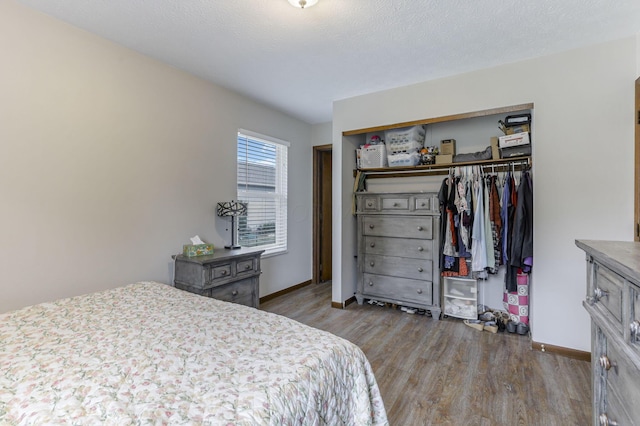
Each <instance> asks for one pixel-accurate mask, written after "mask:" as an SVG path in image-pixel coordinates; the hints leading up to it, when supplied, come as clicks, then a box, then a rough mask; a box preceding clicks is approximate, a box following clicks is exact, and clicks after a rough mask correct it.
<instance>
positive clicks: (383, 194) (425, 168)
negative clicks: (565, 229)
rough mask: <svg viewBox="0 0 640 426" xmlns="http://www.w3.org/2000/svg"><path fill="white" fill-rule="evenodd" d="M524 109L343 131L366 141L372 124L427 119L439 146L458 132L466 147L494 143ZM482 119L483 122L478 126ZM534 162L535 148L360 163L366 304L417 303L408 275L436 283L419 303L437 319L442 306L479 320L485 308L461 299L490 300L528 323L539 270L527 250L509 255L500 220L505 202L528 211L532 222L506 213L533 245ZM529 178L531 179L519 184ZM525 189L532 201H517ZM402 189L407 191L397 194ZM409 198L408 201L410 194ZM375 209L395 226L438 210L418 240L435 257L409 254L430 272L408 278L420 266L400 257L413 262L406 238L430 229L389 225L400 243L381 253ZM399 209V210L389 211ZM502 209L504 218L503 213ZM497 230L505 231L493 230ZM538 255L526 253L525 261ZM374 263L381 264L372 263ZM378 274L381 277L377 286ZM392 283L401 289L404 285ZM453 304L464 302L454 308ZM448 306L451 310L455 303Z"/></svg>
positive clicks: (360, 249)
mask: <svg viewBox="0 0 640 426" xmlns="http://www.w3.org/2000/svg"><path fill="white" fill-rule="evenodd" d="M523 112H524V113H529V114H531V113H532V112H533V104H522V105H515V106H510V107H504V108H496V109H491V110H485V111H476V112H472V113H466V114H457V115H452V116H446V117H437V118H432V119H425V120H418V121H413V122H405V123H398V124H394V125H388V126H380V127H375V128H367V129H359V130H353V131H348V132H344V136H347V137H348V139H349V140H351V141H353V140H355V139H357V138H356V137H358V136H362V140H365V139H366V137H367V135H368V134H370V133H371V132H380V131H384V130H385V129H394V128H401V127H406V126H412V125H423V126H424V128H425V130H426V138H425V142H424V145H425V146H431V145H437V144H438V143H439V142H440V140H442V139H456V142H457V145H458V152H459V153H470V152H476V151H480V150H482V149H484V148H485V147H487V146H489V143H490V142H489V139H490V138H491V137H494V136H499V135H501V133H500V131H499V130H498V122H499V121H500V120H503V119H504V118H505V116H508V115H510V114H516V113H523ZM478 123H480V124H479V125H478ZM487 123H489V124H487ZM532 139H533V138H532ZM532 143H535V142H532ZM531 166H532V159H531V156H530V155H524V156H519V157H513V158H496V159H490V160H479V161H465V162H457V163H452V164H427V165H417V166H408V167H381V168H376V169H371V168H369V169H357V168H356V169H355V170H354V178H355V181H354V208H353V212H354V215H355V216H356V221H357V225H356V229H357V233H358V235H357V241H358V243H357V248H356V253H355V254H356V257H357V276H358V285H357V293H356V299H357V301H358V302H359V303H364V302H365V301H367V300H371V299H373V300H378V299H380V300H382V301H387V302H392V303H400V304H406V305H409V306H411V303H417V302H416V301H415V300H409V299H411V297H413V295H411V297H409V295H407V294H406V288H407V287H406V286H407V283H406V281H403V280H405V279H410V280H417V281H423V282H424V283H427V284H426V286H427V287H428V291H426V290H425V289H424V288H423V289H422V291H423V293H422V294H425V292H426V294H427V295H428V297H427V298H424V297H420V298H419V299H420V300H419V302H420V303H418V304H416V305H415V306H416V307H424V306H428V308H427V309H429V310H431V311H432V312H431V313H432V314H435V315H434V317H438V316H439V315H440V312H443V313H444V314H445V315H447V314H448V313H449V314H452V316H457V317H460V318H472V317H474V315H476V314H477V312H474V310H473V309H472V308H466V307H465V306H463V305H475V306H474V307H477V306H478V305H482V304H484V305H486V306H488V307H490V308H494V309H501V310H509V311H510V313H511V315H512V320H514V321H516V319H517V322H525V323H528V283H529V274H530V273H531V268H530V265H528V264H526V263H525V262H524V258H520V257H518V256H520V254H519V253H520V252H519V251H516V252H514V255H515V256H516V257H518V259H519V260H518V261H514V262H513V264H512V263H511V260H510V259H512V257H511V250H512V248H513V247H512V246H506V244H507V242H508V244H512V241H513V240H512V239H511V238H509V239H505V238H499V236H500V235H502V233H504V232H505V231H504V230H503V228H501V229H500V230H498V229H496V222H501V219H502V216H501V212H502V210H503V208H504V210H505V214H508V215H510V217H511V220H513V218H514V217H515V214H516V212H518V209H520V210H521V211H520V212H519V213H518V214H519V215H520V217H524V218H525V220H524V221H519V222H509V220H508V219H507V222H506V228H507V231H506V232H507V233H508V232H513V230H514V229H517V230H518V232H519V234H523V230H525V229H526V230H527V232H526V235H527V236H528V237H527V238H529V239H528V240H527V242H528V243H529V245H528V246H527V247H529V248H530V247H532V235H533V233H532V229H531V227H532V224H533V221H532V212H533V195H532V184H533V173H532V170H531ZM523 179H524V181H525V182H526V183H527V185H526V186H524V187H523V188H522V189H520V186H521V183H522V181H523ZM458 187H461V190H462V191H463V194H464V197H461V196H460V194H458V196H457V197H456V193H457V192H458V191H457V188H458ZM505 187H507V189H508V195H507V198H505V200H507V204H506V206H504V207H503V198H504V197H505ZM521 191H524V193H526V194H528V195H527V196H526V197H523V198H522V199H521V200H522V201H527V202H526V203H524V202H523V203H520V204H518V203H517V201H518V200H517V197H518V194H519V192H521ZM397 194H402V195H401V196H398V195H397ZM496 194H497V200H498V205H495V203H493V202H490V200H492V199H493V200H494V201H495V200H496ZM492 197H493V198H492ZM394 198H402V199H403V202H402V204H398V205H397V206H396V207H394V208H389V207H390V205H389V204H388V202H387V204H384V202H385V200H393V199H394ZM485 198H486V200H487V202H486V203H485ZM404 199H406V200H407V201H406V202H405V201H404ZM417 199H428V200H429V203H430V204H429V208H428V210H427V211H424V210H423V211H420V210H419V209H416V204H415V202H414V201H415V200H417ZM463 199H464V200H463ZM367 200H369V202H370V207H369V210H367ZM465 202H466V204H467V205H468V206H469V207H470V208H469V210H465V209H464V208H463V206H464V204H465ZM479 204H480V205H481V206H480V208H479ZM391 206H393V204H391ZM385 207H386V208H385ZM451 207H454V208H451ZM491 208H493V209H494V212H495V214H496V215H497V216H494V217H493V220H492V219H491V215H490V210H491ZM371 209H373V210H371ZM461 212H466V215H467V216H468V215H471V214H472V215H473V216H472V217H471V222H472V223H473V222H475V223H474V224H475V228H473V227H472V228H468V226H469V221H468V219H469V217H465V216H464V213H461ZM479 212H481V213H482V214H480V213H479ZM376 215H377V216H378V220H381V219H384V221H386V222H391V221H393V222H395V223H397V224H396V225H394V226H400V227H402V226H405V225H403V223H406V224H409V223H411V222H410V221H409V219H410V218H411V217H414V216H415V215H421V216H428V217H429V218H430V223H431V226H432V233H433V235H431V236H430V238H429V239H428V241H429V244H428V245H427V244H420V245H418V247H422V248H423V250H424V247H427V246H428V247H429V248H430V250H432V252H431V253H430V255H429V257H428V258H424V257H420V256H413V255H410V256H413V257H415V259H414V260H415V261H416V262H417V263H415V262H413V261H412V262H409V264H410V265H411V268H413V269H416V270H417V268H422V269H423V271H426V270H427V269H426V267H428V268H429V269H428V271H430V273H429V274H425V273H422V275H418V276H415V274H414V275H412V276H411V277H406V276H404V275H407V274H409V275H411V274H412V272H405V270H404V268H405V267H404V263H402V262H400V260H402V261H403V262H404V260H405V259H404V258H405V253H406V247H405V246H412V245H415V244H414V243H415V242H416V241H414V239H417V240H420V241H427V239H425V238H423V237H424V234H419V233H416V232H413V233H411V234H410V236H408V237H404V236H403V235H402V234H400V233H397V231H391V233H392V234H393V235H387V236H377V237H384V238H386V239H394V240H393V245H389V244H387V243H389V241H387V242H385V243H384V244H385V245H384V246H382V247H386V246H388V247H390V248H389V249H388V250H386V249H384V248H381V246H380V245H379V244H380V243H379V242H375V245H376V248H375V251H376V252H375V253H372V250H374V249H373V248H372V247H368V246H367V244H368V243H369V244H370V241H369V238H371V237H372V236H371V235H369V232H370V231H371V230H368V229H367V228H366V226H367V223H368V222H367V220H368V218H370V217H372V216H376ZM391 215H393V218H391V217H387V216H391ZM522 215H524V216H522ZM498 217H499V218H500V220H496V218H498ZM474 219H477V221H474ZM460 223H463V224H466V226H467V227H466V228H465V226H459V225H460ZM406 226H407V229H409V228H411V225H406ZM509 226H511V228H509ZM509 229H510V230H509ZM496 232H497V233H498V235H496V236H495V238H494V233H496ZM506 235H509V234H506ZM523 235H524V234H523ZM448 236H449V237H448ZM451 237H453V238H454V240H452V239H451ZM478 237H481V239H480V240H478V243H477V244H476V245H475V246H474V244H473V242H474V238H476V239H477V238H478ZM461 241H466V242H467V244H463V245H462V246H460V245H459V244H460V242H461ZM480 242H482V243H483V244H480ZM454 243H455V244H454ZM503 245H504V247H503ZM516 245H518V246H521V245H522V238H520V237H518V239H517V242H516ZM391 247H393V248H391ZM528 250H529V249H528ZM520 251H521V250H520ZM527 253H529V252H527V251H525V254H527ZM531 254H532V253H531ZM372 255H375V256H382V257H383V258H384V257H389V258H387V259H385V260H384V261H386V263H387V265H393V272H392V273H390V272H389V271H388V270H387V271H383V273H380V269H375V268H376V265H379V264H380V260H381V259H379V258H378V259H376V260H375V261H374V262H373V263H374V266H373V267H371V266H370V264H371V261H370V258H371V256H372ZM530 260H531V259H528V260H527V262H529V261H530ZM461 265H462V267H461ZM425 266H426V267H425ZM372 268H374V269H373V270H372ZM427 276H428V277H427ZM371 278H375V279H377V280H381V279H382V280H383V281H384V282H385V289H384V291H383V292H380V291H377V292H376V291H372V289H371V287H376V283H375V281H372V280H371ZM427 278H428V279H427ZM445 281H446V284H445ZM370 282H371V283H373V285H369V283H370ZM411 283H412V285H413V284H415V285H417V284H418V283H416V282H413V281H412V282H411ZM394 286H396V287H398V289H397V290H396V289H395V287H394ZM505 290H508V291H505ZM413 291H415V292H416V293H417V291H418V287H415V288H414V289H413ZM429 297H430V299H429ZM454 305H456V306H457V307H458V308H459V309H455V308H454ZM448 307H451V309H447V308H448ZM454 311H456V312H457V314H456V315H453V313H454Z"/></svg>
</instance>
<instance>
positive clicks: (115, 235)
mask: <svg viewBox="0 0 640 426" xmlns="http://www.w3.org/2000/svg"><path fill="white" fill-rule="evenodd" d="M0 52H2V65H1V66H0V148H1V151H0V235H1V236H2V237H1V239H0V269H1V270H2V280H1V281H0V294H2V297H0V312H4V311H7V310H11V309H15V308H19V307H22V306H25V305H29V304H33V303H37V302H41V301H45V300H52V299H56V298H60V297H66V296H71V295H76V294H81V293H87V292H91V291H95V290H100V289H106V288H111V287H115V286H118V285H123V284H127V283H131V282H134V281H137V280H157V281H162V282H170V280H171V273H172V268H171V258H170V256H171V255H172V254H175V253H177V252H180V251H181V247H182V244H185V243H188V242H189V237H191V236H193V235H195V234H199V235H200V236H201V237H202V238H203V239H204V240H206V241H209V242H211V243H213V244H215V245H216V246H222V245H223V244H224V241H225V240H228V238H229V237H228V232H227V231H226V229H227V223H226V222H225V220H224V219H220V218H217V217H216V216H215V203H216V202H218V201H224V200H229V199H233V198H235V180H236V177H235V173H236V167H235V161H234V159H235V156H236V131H237V129H238V128H244V129H249V130H253V131H255V132H260V133H263V134H266V135H270V136H273V137H276V138H279V139H284V140H287V141H290V142H291V148H290V152H289V160H290V167H289V205H290V207H289V226H290V228H289V252H288V254H286V255H281V256H276V257H271V258H267V259H265V260H264V262H263V275H262V278H261V285H260V287H261V288H260V295H261V296H265V295H267V294H270V293H273V292H276V291H279V290H281V289H284V288H287V287H290V286H292V285H295V284H298V283H300V282H303V281H306V280H308V279H310V278H311V260H310V259H311V191H310V189H311V170H310V168H309V164H310V161H311V155H312V150H311V144H312V142H311V139H312V138H311V133H312V126H310V125H309V124H306V123H304V122H301V121H299V120H297V119H294V118H291V117H289V116H286V115H284V114H282V113H280V112H278V111H275V110H273V109H270V108H268V107H265V106H263V105H260V104H257V103H255V102H252V101H250V100H248V99H247V98H244V97H241V96H239V95H237V94H235V93H232V92H230V91H228V90H225V89H223V88H221V87H218V86H215V85H213V84H210V83H208V82H206V81H204V80H201V79H199V78H196V77H194V76H191V75H189V74H187V73H184V72H182V71H179V70H176V69H174V68H172V67H169V66H167V65H164V64H162V63H160V62H158V61H155V60H152V59H150V58H148V57H146V56H142V55H140V54H138V53H135V52H133V51H131V50H128V49H125V48H123V47H121V46H118V45H115V44H113V43H111V42H109V41H106V40H104V39H101V38H99V37H96V36H94V35H91V34H89V33H87V32H85V31H82V30H79V29H77V28H74V27H71V26H69V25H67V24H65V23H62V22H60V21H57V20H55V19H53V18H50V17H48V16H45V15H42V14H40V13H37V12H34V11H33V10H31V9H28V8H27V7H25V6H23V5H20V4H17V3H15V2H14V1H12V0H0Z"/></svg>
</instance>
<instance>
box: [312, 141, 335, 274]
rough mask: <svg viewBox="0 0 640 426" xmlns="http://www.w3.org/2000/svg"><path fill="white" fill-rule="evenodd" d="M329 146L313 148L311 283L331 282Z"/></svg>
mask: <svg viewBox="0 0 640 426" xmlns="http://www.w3.org/2000/svg"><path fill="white" fill-rule="evenodd" d="M331 167H332V160H331V145H322V146H315V147H313V282H315V283H321V282H326V281H330V280H331V226H332V225H331V213H332V209H331V192H332V191H331Z"/></svg>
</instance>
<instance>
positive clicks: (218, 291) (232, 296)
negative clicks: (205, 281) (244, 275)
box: [209, 278, 253, 305]
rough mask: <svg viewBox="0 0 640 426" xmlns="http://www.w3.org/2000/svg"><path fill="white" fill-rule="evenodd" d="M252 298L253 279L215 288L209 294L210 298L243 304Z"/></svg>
mask: <svg viewBox="0 0 640 426" xmlns="http://www.w3.org/2000/svg"><path fill="white" fill-rule="evenodd" d="M252 296H253V279H251V278H249V279H246V280H241V281H236V282H232V283H229V284H226V285H221V286H218V287H214V288H212V289H211V293H210V294H209V297H213V298H215V299H218V300H224V301H225V302H235V303H242V301H244V300H247V299H251V297H252ZM243 304H246V303H243ZM249 305H250V303H249Z"/></svg>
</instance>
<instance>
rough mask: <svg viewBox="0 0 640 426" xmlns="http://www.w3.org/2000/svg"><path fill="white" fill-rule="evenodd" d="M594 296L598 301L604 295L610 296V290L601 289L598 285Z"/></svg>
mask: <svg viewBox="0 0 640 426" xmlns="http://www.w3.org/2000/svg"><path fill="white" fill-rule="evenodd" d="M593 296H594V299H595V301H596V302H597V301H598V300H600V299H602V298H603V297H607V296H609V292H608V291H606V290H603V289H601V288H600V287H596V289H595V290H593Z"/></svg>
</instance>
